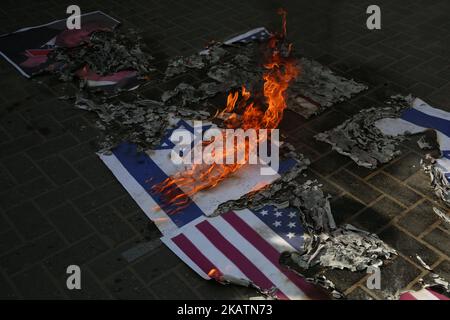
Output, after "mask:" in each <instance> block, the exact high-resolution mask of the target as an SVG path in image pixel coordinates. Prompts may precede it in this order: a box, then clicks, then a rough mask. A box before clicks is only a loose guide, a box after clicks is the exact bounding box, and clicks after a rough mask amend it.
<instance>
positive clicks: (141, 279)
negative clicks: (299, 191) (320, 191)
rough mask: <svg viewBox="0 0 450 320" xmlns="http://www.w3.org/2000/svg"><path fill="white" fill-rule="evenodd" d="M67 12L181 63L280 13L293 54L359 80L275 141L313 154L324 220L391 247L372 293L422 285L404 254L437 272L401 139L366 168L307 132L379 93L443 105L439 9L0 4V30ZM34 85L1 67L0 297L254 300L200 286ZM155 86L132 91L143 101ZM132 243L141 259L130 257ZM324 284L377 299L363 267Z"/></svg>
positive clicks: (88, 121) (438, 3)
mask: <svg viewBox="0 0 450 320" xmlns="http://www.w3.org/2000/svg"><path fill="white" fill-rule="evenodd" d="M69 4H77V5H79V6H80V7H81V10H82V12H89V11H93V10H102V11H104V12H105V13H108V14H110V15H112V16H113V17H115V18H117V19H119V20H120V21H122V22H123V27H124V28H128V27H134V28H137V29H139V30H141V31H143V34H144V39H145V41H146V42H148V44H149V45H150V49H151V50H152V51H154V52H157V53H161V56H162V55H165V56H174V55H186V54H190V53H193V52H196V51H198V50H200V49H201V48H202V47H203V45H204V44H206V43H207V42H208V41H209V40H212V39H218V40H221V39H224V38H226V37H229V36H231V35H233V34H236V33H240V32H244V31H246V30H248V29H250V28H254V27H259V26H266V27H268V28H270V29H272V30H273V29H278V28H279V26H280V20H279V17H278V16H277V14H276V9H277V8H278V7H280V6H283V7H284V8H286V10H287V11H288V35H289V38H290V39H291V40H292V41H293V42H294V46H295V48H296V50H299V51H300V52H301V53H303V54H305V55H306V56H309V57H312V58H314V59H317V60H318V61H320V62H321V63H323V64H325V65H328V66H330V67H331V68H332V69H333V70H335V71H337V72H339V73H340V74H342V75H344V76H347V77H351V78H354V79H356V80H358V81H362V82H365V83H367V84H368V85H369V86H370V89H369V90H368V91H366V92H364V93H363V94H360V95H358V96H357V97H356V98H354V99H352V100H351V101H349V102H346V103H342V104H339V105H336V106H335V107H333V108H332V109H330V110H329V111H327V112H325V113H323V114H322V115H320V116H318V117H314V118H312V119H310V120H309V121H305V120H303V119H302V118H301V117H300V116H297V115H295V114H293V113H292V112H290V113H289V114H288V116H286V117H285V120H284V121H283V125H282V129H283V130H284V133H285V134H286V135H287V136H288V137H289V140H291V142H293V143H294V144H295V145H296V146H297V148H298V150H299V151H300V152H303V153H304V154H305V155H307V156H308V157H309V158H310V159H311V160H312V161H313V164H312V166H311V168H310V169H309V176H312V177H316V178H317V179H318V180H319V181H321V182H322V183H323V185H324V189H325V190H326V191H327V192H329V193H330V194H331V195H332V197H333V198H332V203H331V205H332V209H333V211H335V216H336V219H337V220H338V222H344V221H347V222H350V223H352V224H355V225H357V226H361V227H363V228H364V229H367V230H369V231H373V232H376V233H378V234H379V235H380V237H381V238H382V239H383V240H385V241H387V242H388V243H389V244H391V245H392V246H393V247H394V248H396V249H397V250H399V252H400V255H399V256H398V257H397V258H396V259H395V260H394V261H393V263H392V264H390V265H389V266H387V267H386V268H384V269H382V287H383V286H388V285H389V286H395V287H398V288H400V287H405V286H406V287H407V288H413V287H414V286H415V285H416V284H417V282H418V280H419V279H420V278H422V277H425V276H426V275H427V274H428V273H429V272H428V271H427V270H426V269H424V268H423V267H421V265H420V264H419V263H418V261H417V259H416V258H415V256H416V254H419V255H420V256H421V257H422V258H423V259H424V260H425V261H426V262H427V263H428V264H429V265H430V266H432V267H434V268H435V269H436V270H438V271H439V272H441V274H442V275H443V276H446V277H447V278H450V263H449V255H450V252H449V250H450V249H449V248H450V245H449V229H447V228H446V227H445V226H444V225H443V223H442V222H441V221H440V220H439V219H438V218H437V216H436V215H435V214H434V213H433V212H432V206H433V205H435V204H434V201H435V197H434V195H433V193H432V191H431V190H430V189H429V188H428V183H429V178H428V177H427V176H426V175H425V174H424V173H423V172H422V171H421V170H420V165H419V161H420V158H421V155H422V154H423V151H421V150H420V149H419V148H418V147H417V145H416V143H415V141H414V139H413V140H412V141H410V142H409V143H407V144H405V145H404V147H403V153H402V156H400V157H399V158H397V159H396V160H395V161H393V162H392V163H390V164H388V165H385V166H383V167H381V168H379V169H378V170H375V171H369V170H366V169H363V168H358V167H357V166H356V165H355V164H354V163H353V162H352V161H351V160H350V159H349V158H346V157H342V156H340V155H338V154H337V153H335V152H334V151H331V149H330V147H329V146H328V145H325V144H322V143H319V142H316V141H315V140H314V139H312V136H313V135H314V134H315V133H317V132H320V131H323V130H326V129H330V128H332V127H334V126H336V125H338V124H339V123H341V122H342V121H343V120H345V119H346V118H348V117H349V116H350V115H352V114H353V113H355V112H357V111H358V110H360V109H362V108H366V107H370V106H377V105H380V102H381V101H383V100H384V98H385V97H386V96H388V95H390V94H393V93H412V94H413V95H415V96H418V97H420V98H422V99H423V100H425V101H427V102H428V103H430V104H431V105H434V106H436V107H439V108H442V109H445V110H447V111H450V19H449V13H450V1H448V0H433V1H429V0H399V1H397V0H395V1H393V0H390V1H387V0H386V1H376V4H378V5H379V6H380V7H381V9H382V29H381V30H377V31H369V30H367V28H366V18H367V15H366V13H365V12H366V8H367V6H368V5H370V4H373V3H372V1H361V0H348V1H344V0H329V1H320V0H316V1H301V0H296V1H287V2H282V1H256V0H253V1H235V0H230V1H218V0H199V1H149V0H130V1H118V0H114V1H112V0H108V1H95V0H88V1H78V0H77V1H20V0H15V1H11V0H2V5H1V6H0V34H3V33H6V32H11V31H14V30H16V29H19V28H22V27H27V26H33V25H39V24H42V23H47V22H50V21H52V20H55V19H61V18H64V17H65V16H66V14H65V11H66V7H67V6H68V5H69ZM160 62H161V63H162V61H160ZM39 80H41V79H40V78H39V77H38V78H36V79H35V80H33V81H31V80H27V79H25V78H24V77H22V76H21V75H20V74H19V73H18V72H17V71H16V70H15V69H14V68H13V67H12V66H11V65H9V64H8V63H7V62H6V61H5V60H3V59H0V298H63V299H64V298H120V299H130V298H138V299H146V298H159V299H167V298H178V299H214V298H248V297H249V296H255V295H257V294H256V293H255V292H254V291H252V290H249V289H243V288H238V287H234V286H222V285H219V284H217V283H213V282H211V281H210V282H208V281H205V280H203V279H201V278H200V277H198V276H197V275H196V274H195V273H194V272H193V271H191V270H190V269H189V268H188V267H187V266H185V265H184V264H183V263H182V262H181V261H180V260H179V259H178V258H177V257H176V256H175V255H174V254H172V253H171V252H170V251H169V249H167V248H166V247H165V246H164V245H160V244H159V242H158V240H157V239H158V238H159V237H160V234H159V231H158V230H157V229H156V227H155V226H154V225H153V224H152V223H151V222H150V220H149V219H148V218H147V217H146V216H145V214H144V213H143V212H142V211H141V210H140V209H139V208H138V207H137V206H136V204H135V203H134V201H133V200H132V199H131V198H130V196H129V195H128V194H127V192H126V191H125V190H124V189H123V188H122V187H121V185H120V184H119V183H118V182H117V181H116V179H115V178H114V177H113V176H112V174H111V173H110V172H109V171H108V170H107V168H106V167H105V166H104V165H103V164H102V163H101V161H100V160H99V158H98V157H97V156H96V155H95V151H96V149H95V141H96V140H97V135H98V132H97V131H96V129H95V126H94V123H95V117H94V116H93V115H91V114H89V113H86V112H84V111H81V110H75V109H73V108H72V106H71V105H70V104H68V103H66V102H64V101H60V100H58V99H57V97H59V96H60V95H61V94H63V93H65V92H66V91H67V90H70V88H67V86H68V85H66V84H62V83H60V82H59V81H57V80H55V79H53V80H52V79H45V80H43V81H42V82H39ZM69 87H70V85H69ZM163 88H164V85H162V86H161V87H160V88H149V87H143V88H142V89H140V91H141V92H142V93H143V95H147V96H149V97H151V96H154V95H155V93H158V92H161V91H162V90H163ZM72 89H73V91H75V88H72ZM443 210H445V209H443ZM140 248H144V252H146V253H145V254H144V255H142V256H140V257H138V258H137V259H134V260H133V259H132V258H129V257H130V254H131V255H133V254H134V255H139V254H137V253H136V252H139V249H140ZM130 250H131V251H130ZM124 252H127V254H128V255H127V254H125V255H122V253H124ZM126 257H128V259H127V258H126ZM70 264H77V265H80V266H81V269H82V286H83V287H82V290H80V291H76V290H75V291H69V290H67V289H66V274H65V270H66V267H67V266H68V265H70ZM328 276H329V278H330V279H331V280H333V281H335V282H336V284H337V285H338V288H341V289H343V290H345V292H346V293H349V296H350V297H351V298H366V297H368V296H370V297H373V298H377V297H378V296H379V294H378V292H377V291H376V290H374V291H371V290H368V289H367V288H366V287H365V278H364V277H365V276H366V275H365V274H364V273H357V274H352V273H349V272H344V271H330V272H329V273H328Z"/></svg>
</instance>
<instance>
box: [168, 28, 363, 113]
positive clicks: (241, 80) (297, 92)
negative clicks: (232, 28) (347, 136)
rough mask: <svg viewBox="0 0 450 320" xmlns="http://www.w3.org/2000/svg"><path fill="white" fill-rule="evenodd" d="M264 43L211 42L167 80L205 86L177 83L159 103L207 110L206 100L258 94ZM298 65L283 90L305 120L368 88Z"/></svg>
mask: <svg viewBox="0 0 450 320" xmlns="http://www.w3.org/2000/svg"><path fill="white" fill-rule="evenodd" d="M266 39H267V37H263V38H262V39H261V40H260V41H256V40H255V41H248V42H236V43H228V44H227V43H220V42H214V43H211V44H210V46H209V47H208V48H207V49H206V50H204V51H202V52H200V53H197V54H193V55H191V56H187V57H176V58H174V59H172V60H170V61H169V64H168V68H167V70H166V72H165V79H166V80H170V79H173V78H175V77H177V76H181V75H187V74H189V75H194V77H195V78H198V79H203V81H201V82H200V83H196V84H192V83H186V82H182V83H179V84H178V85H177V86H176V87H175V88H173V89H171V90H168V91H166V92H164V93H163V95H162V101H163V102H167V103H169V104H177V105H181V106H196V105H199V104H202V105H207V104H208V99H210V98H212V97H214V96H216V95H218V94H224V93H227V92H230V91H234V90H237V89H239V88H240V87H241V86H245V87H246V88H248V89H250V90H251V91H258V90H254V89H257V88H260V87H261V85H262V75H263V73H264V65H263V64H262V63H261V61H262V60H263V52H264V50H263V49H262V47H264V46H265V45H266V43H265V41H266ZM297 64H298V69H299V70H300V76H299V77H297V78H296V79H295V80H294V81H293V82H292V83H291V84H290V86H289V89H288V90H287V97H288V109H291V110H292V111H294V112H296V113H298V114H300V115H301V116H303V117H305V118H309V117H311V116H313V115H316V114H319V113H321V112H322V111H323V110H325V109H326V108H328V107H331V106H332V105H334V104H336V103H338V102H342V101H345V100H347V99H349V98H351V97H352V96H354V95H356V94H357V93H359V92H361V91H364V90H366V89H367V86H366V85H364V84H361V83H358V82H356V81H354V80H353V79H346V78H344V77H342V76H339V75H336V74H335V73H334V72H333V71H331V70H330V69H329V68H327V67H325V66H323V65H321V64H320V63H318V62H317V61H314V60H310V59H308V58H305V57H297Z"/></svg>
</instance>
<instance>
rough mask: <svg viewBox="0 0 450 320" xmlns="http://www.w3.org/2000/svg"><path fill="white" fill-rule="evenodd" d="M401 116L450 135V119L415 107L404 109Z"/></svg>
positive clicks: (421, 125)
mask: <svg viewBox="0 0 450 320" xmlns="http://www.w3.org/2000/svg"><path fill="white" fill-rule="evenodd" d="M401 118H402V119H403V120H406V121H409V122H411V123H414V124H415V125H418V126H420V127H424V128H431V129H435V130H438V131H440V132H441V133H443V134H445V135H446V136H447V137H450V121H449V120H446V119H442V118H438V117H434V116H430V115H428V114H426V113H423V112H421V111H419V110H417V109H414V108H408V109H406V110H405V111H403V113H402V115H401Z"/></svg>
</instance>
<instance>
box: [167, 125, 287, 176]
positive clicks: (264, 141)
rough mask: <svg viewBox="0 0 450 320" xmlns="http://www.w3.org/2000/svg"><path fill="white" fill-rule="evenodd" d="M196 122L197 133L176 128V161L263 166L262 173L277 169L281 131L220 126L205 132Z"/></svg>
mask: <svg viewBox="0 0 450 320" xmlns="http://www.w3.org/2000/svg"><path fill="white" fill-rule="evenodd" d="M203 128H204V127H203V123H202V122H201V121H194V132H193V133H192V132H190V131H188V130H176V131H174V132H173V134H172V135H171V137H170V140H171V141H172V143H174V144H175V147H174V148H173V149H172V152H171V155H170V156H171V160H172V162H173V163H174V164H176V165H180V164H185V165H191V164H194V165H195V164H213V163H215V164H225V165H232V164H239V165H242V164H252V165H256V164H257V165H261V168H260V172H261V175H274V174H275V173H276V172H278V169H279V165H280V159H279V145H280V133H279V130H278V129H246V130H244V129H220V128H216V127H213V128H209V129H207V130H206V131H203Z"/></svg>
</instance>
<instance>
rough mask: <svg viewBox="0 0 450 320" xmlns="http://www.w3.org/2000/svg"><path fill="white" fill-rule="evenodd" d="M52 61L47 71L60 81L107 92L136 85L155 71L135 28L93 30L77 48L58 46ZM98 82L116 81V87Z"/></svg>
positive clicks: (146, 49) (50, 58) (51, 56)
mask: <svg viewBox="0 0 450 320" xmlns="http://www.w3.org/2000/svg"><path fill="white" fill-rule="evenodd" d="M49 60H51V61H53V63H52V64H51V65H50V66H49V67H48V68H47V70H46V71H47V72H50V73H53V74H56V75H57V76H58V78H59V79H60V80H61V81H64V82H72V81H78V80H79V86H80V89H84V88H90V89H105V88H107V89H109V90H103V91H105V92H108V93H110V92H114V93H116V92H117V91H121V90H129V89H131V88H134V87H135V86H138V85H139V84H140V83H142V82H143V81H145V80H148V79H149V78H150V77H151V76H152V75H153V74H154V72H155V69H154V67H153V60H154V58H153V56H152V55H151V54H150V53H149V52H148V48H147V47H146V45H145V43H144V42H143V41H142V37H141V36H140V34H139V33H138V32H137V31H136V30H133V29H129V30H119V29H114V30H102V31H96V32H93V33H92V34H91V35H90V37H89V39H88V40H86V41H83V42H82V43H80V44H79V45H78V46H76V47H57V48H55V49H54V50H53V51H52V52H51V53H50V54H49ZM95 81H105V82H111V83H114V82H115V86H114V87H113V88H108V86H104V85H103V84H101V85H95ZM109 87H111V86H109Z"/></svg>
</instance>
